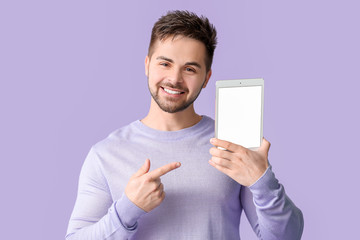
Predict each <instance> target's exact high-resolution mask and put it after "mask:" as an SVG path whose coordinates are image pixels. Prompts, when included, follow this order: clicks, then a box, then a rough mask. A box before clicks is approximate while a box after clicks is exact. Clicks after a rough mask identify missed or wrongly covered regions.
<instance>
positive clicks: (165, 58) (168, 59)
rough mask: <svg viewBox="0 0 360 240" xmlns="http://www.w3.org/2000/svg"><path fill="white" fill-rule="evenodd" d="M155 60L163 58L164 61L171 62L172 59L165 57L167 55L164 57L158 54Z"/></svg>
mask: <svg viewBox="0 0 360 240" xmlns="http://www.w3.org/2000/svg"><path fill="white" fill-rule="evenodd" d="M156 60H165V61H168V62H171V63H173V62H174V60H172V59H170V58H167V57H164V56H159V57H157V58H156Z"/></svg>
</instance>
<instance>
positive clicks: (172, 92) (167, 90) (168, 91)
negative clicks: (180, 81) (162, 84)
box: [163, 88, 181, 94]
mask: <svg viewBox="0 0 360 240" xmlns="http://www.w3.org/2000/svg"><path fill="white" fill-rule="evenodd" d="M163 89H164V91H165V92H167V93H170V94H180V93H181V92H178V91H173V90H170V89H167V88H163Z"/></svg>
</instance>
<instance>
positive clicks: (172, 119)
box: [141, 101, 202, 131]
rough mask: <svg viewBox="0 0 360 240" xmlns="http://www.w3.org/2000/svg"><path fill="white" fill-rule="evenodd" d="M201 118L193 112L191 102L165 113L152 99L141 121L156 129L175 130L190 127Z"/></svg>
mask: <svg viewBox="0 0 360 240" xmlns="http://www.w3.org/2000/svg"><path fill="white" fill-rule="evenodd" d="M201 119H202V117H201V116H199V115H198V114H196V113H195V110H194V106H193V104H191V105H190V106H189V107H188V108H187V109H185V110H183V111H180V112H176V113H167V112H164V111H163V110H161V109H160V108H159V106H158V105H157V104H156V103H154V102H153V101H152V102H151V106H150V110H149V113H148V115H147V116H146V117H145V118H143V119H142V120H141V122H142V123H143V124H145V125H146V126H148V127H150V128H153V129H156V130H160V131H177V130H181V129H184V128H188V127H191V126H193V125H195V124H197V123H198V122H200V120H201Z"/></svg>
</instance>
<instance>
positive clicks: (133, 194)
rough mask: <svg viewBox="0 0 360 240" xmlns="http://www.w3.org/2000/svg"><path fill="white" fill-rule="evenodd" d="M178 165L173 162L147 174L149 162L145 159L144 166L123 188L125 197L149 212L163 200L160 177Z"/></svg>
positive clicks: (163, 194)
mask: <svg viewBox="0 0 360 240" xmlns="http://www.w3.org/2000/svg"><path fill="white" fill-rule="evenodd" d="M180 165H181V164H180V163H179V162H173V163H169V164H167V165H164V166H162V167H160V168H157V169H155V170H153V171H151V172H149V170H150V160H149V159H146V161H145V163H144V165H143V166H142V167H141V168H140V169H139V170H138V171H137V172H136V173H135V174H134V175H133V176H132V177H131V178H130V180H129V182H128V184H127V186H126V188H125V194H126V196H127V197H128V198H129V199H130V201H132V202H133V203H134V204H135V205H136V206H138V207H140V208H141V209H143V210H144V211H146V212H150V211H151V210H153V209H154V208H156V207H157V206H159V205H160V203H161V202H162V201H163V200H164V198H165V192H164V185H163V184H162V183H161V180H160V177H161V176H163V175H165V174H166V173H168V172H170V171H172V170H174V169H176V168H178V167H180Z"/></svg>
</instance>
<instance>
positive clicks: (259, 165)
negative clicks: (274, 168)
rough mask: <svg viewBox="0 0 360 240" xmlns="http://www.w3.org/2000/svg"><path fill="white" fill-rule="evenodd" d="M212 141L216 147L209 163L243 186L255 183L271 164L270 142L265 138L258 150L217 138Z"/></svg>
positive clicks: (211, 152) (212, 150) (211, 150)
mask: <svg viewBox="0 0 360 240" xmlns="http://www.w3.org/2000/svg"><path fill="white" fill-rule="evenodd" d="M210 143H211V144H212V145H214V146H215V147H212V148H211V149H210V154H211V155H212V158H211V159H210V160H209V163H210V164H211V165H212V166H213V167H215V168H216V169H218V170H219V171H221V172H223V173H225V174H226V175H228V176H229V177H231V178H232V179H234V180H235V181H236V182H238V183H240V184H241V185H243V186H247V187H248V186H251V185H252V184H254V183H255V182H256V181H257V180H258V179H259V178H260V177H261V176H262V175H263V174H264V172H265V171H266V169H267V168H268V166H269V163H268V152H269V148H270V143H269V142H268V141H267V140H266V139H265V138H263V141H262V143H261V146H260V147H259V148H258V149H257V150H256V151H252V150H250V149H248V148H245V147H243V146H240V145H237V144H234V143H231V142H228V141H224V140H220V139H217V138H212V139H210ZM217 147H222V148H225V149H227V150H221V149H219V148H217Z"/></svg>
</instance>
